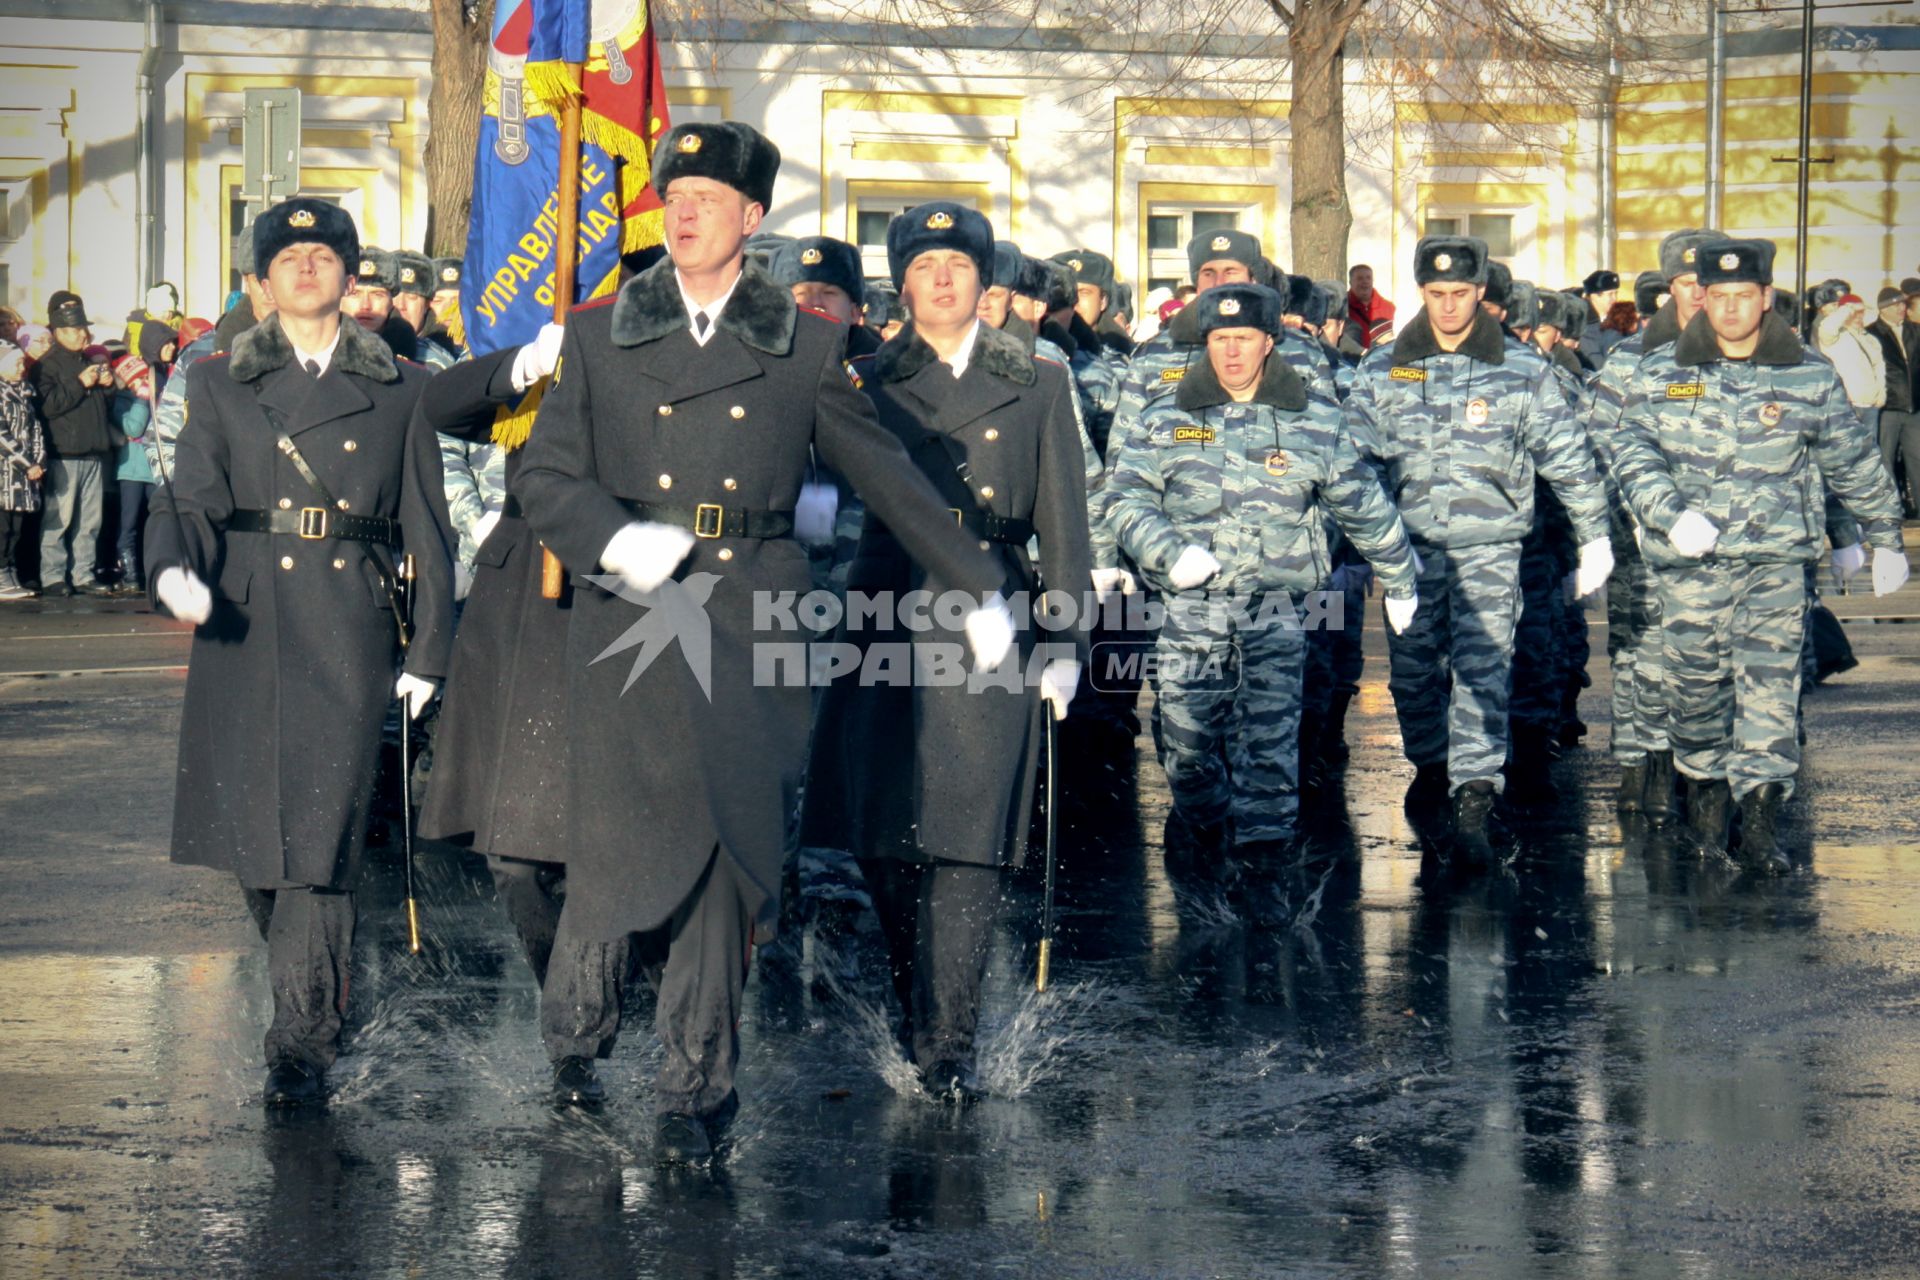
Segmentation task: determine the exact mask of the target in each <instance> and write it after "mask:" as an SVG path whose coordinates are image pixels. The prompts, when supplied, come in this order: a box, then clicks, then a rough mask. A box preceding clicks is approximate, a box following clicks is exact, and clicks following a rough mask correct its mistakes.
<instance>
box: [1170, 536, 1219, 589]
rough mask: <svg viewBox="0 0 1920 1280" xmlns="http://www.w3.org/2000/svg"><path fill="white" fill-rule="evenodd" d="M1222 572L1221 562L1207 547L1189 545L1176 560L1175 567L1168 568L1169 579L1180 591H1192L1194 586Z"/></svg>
mask: <svg viewBox="0 0 1920 1280" xmlns="http://www.w3.org/2000/svg"><path fill="white" fill-rule="evenodd" d="M1219 572H1220V562H1219V561H1218V560H1215V559H1214V558H1213V553H1212V552H1211V551H1208V550H1207V549H1206V548H1205V547H1201V546H1189V547H1188V548H1187V549H1186V550H1185V551H1182V552H1181V553H1180V555H1179V557H1178V558H1177V559H1176V560H1174V562H1173V567H1172V568H1171V569H1168V570H1167V581H1168V582H1171V583H1172V584H1173V585H1174V589H1175V590H1178V591H1191V590H1192V589H1193V588H1195V587H1197V586H1199V585H1200V584H1201V583H1203V582H1205V581H1206V580H1207V579H1208V578H1211V577H1212V576H1213V575H1214V574H1216V573H1219Z"/></svg>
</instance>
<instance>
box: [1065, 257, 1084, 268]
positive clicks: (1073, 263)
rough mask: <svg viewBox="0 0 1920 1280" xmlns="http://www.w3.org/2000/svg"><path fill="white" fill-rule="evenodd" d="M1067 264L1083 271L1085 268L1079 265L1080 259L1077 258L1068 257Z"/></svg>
mask: <svg viewBox="0 0 1920 1280" xmlns="http://www.w3.org/2000/svg"><path fill="white" fill-rule="evenodd" d="M1067 265H1068V266H1070V267H1072V268H1073V269H1074V270H1075V271H1084V270H1085V269H1086V268H1084V267H1082V266H1081V265H1080V259H1078V258H1068V259H1067Z"/></svg>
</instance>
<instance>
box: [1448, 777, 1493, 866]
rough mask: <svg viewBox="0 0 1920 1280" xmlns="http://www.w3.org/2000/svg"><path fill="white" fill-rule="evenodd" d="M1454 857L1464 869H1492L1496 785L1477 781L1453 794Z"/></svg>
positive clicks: (1478, 779)
mask: <svg viewBox="0 0 1920 1280" xmlns="http://www.w3.org/2000/svg"><path fill="white" fill-rule="evenodd" d="M1453 850H1454V857H1455V858H1456V859H1458V860H1459V863H1460V865H1461V866H1462V867H1464V868H1469V869H1476V870H1477V869H1480V868H1483V867H1490V866H1492V865H1493V861H1494V856H1495V855H1494V851H1493V782H1492V780H1491V779H1489V778H1475V779H1474V780H1473V781H1472V782H1468V783H1463V784H1462V785H1461V787H1460V789H1459V790H1458V791H1456V792H1454V793H1453Z"/></svg>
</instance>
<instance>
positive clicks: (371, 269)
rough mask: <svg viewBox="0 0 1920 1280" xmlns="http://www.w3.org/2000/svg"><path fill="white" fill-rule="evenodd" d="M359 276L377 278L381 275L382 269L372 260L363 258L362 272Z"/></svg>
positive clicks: (361, 260) (361, 262)
mask: <svg viewBox="0 0 1920 1280" xmlns="http://www.w3.org/2000/svg"><path fill="white" fill-rule="evenodd" d="M358 274H360V275H363V276H377V275H379V274H380V268H379V266H378V265H377V264H376V263H375V262H374V260H373V259H372V258H362V259H360V270H359V272H358Z"/></svg>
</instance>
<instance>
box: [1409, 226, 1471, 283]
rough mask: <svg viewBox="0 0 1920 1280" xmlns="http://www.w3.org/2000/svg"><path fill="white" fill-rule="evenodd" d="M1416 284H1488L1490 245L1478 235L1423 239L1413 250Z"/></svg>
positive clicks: (1421, 238) (1424, 237) (1422, 237)
mask: <svg viewBox="0 0 1920 1280" xmlns="http://www.w3.org/2000/svg"><path fill="white" fill-rule="evenodd" d="M1413 280H1414V283H1415V284H1420V285H1429V284H1439V283H1443V282H1444V283H1454V282H1458V283H1464V284H1485V283H1486V282H1487V242H1486V241H1485V240H1482V239H1480V238H1479V237H1478V236H1421V237H1420V243H1419V244H1417V245H1415V246H1414V249H1413Z"/></svg>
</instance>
